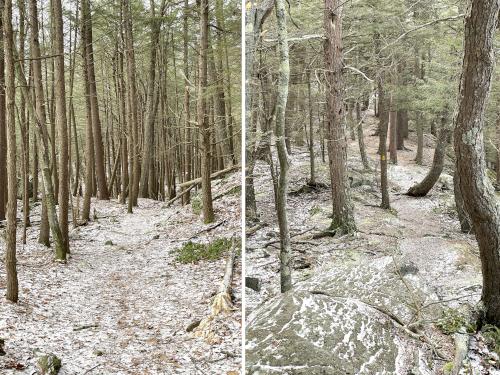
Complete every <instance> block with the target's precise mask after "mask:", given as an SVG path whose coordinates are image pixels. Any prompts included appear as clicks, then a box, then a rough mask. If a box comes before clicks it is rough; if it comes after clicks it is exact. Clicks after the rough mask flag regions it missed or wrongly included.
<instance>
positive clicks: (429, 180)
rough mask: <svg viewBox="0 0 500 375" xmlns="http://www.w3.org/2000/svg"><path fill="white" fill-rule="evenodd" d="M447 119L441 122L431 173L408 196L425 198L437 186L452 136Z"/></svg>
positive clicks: (412, 188) (411, 189) (413, 187)
mask: <svg viewBox="0 0 500 375" xmlns="http://www.w3.org/2000/svg"><path fill="white" fill-rule="evenodd" d="M446 121H447V118H446V117H443V120H442V122H441V130H440V132H439V137H438V139H437V143H436V149H435V150H434V159H433V160H432V166H431V169H430V170H429V173H427V175H426V176H425V177H424V179H423V180H422V181H421V182H420V183H418V184H416V185H414V186H412V187H411V188H410V189H409V190H408V192H407V193H406V194H408V195H409V196H412V197H424V196H426V195H427V193H429V191H430V190H431V189H432V188H433V186H434V185H435V184H436V182H437V180H438V179H439V176H441V173H442V172H443V167H444V158H445V156H446V149H447V147H448V144H449V138H450V134H451V129H450V126H449V125H448V124H446Z"/></svg>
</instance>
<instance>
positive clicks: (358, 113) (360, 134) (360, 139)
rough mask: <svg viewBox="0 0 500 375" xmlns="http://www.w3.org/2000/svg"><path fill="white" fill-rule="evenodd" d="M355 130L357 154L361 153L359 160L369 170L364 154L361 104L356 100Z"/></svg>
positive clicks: (366, 157)
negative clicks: (356, 134)
mask: <svg viewBox="0 0 500 375" xmlns="http://www.w3.org/2000/svg"><path fill="white" fill-rule="evenodd" d="M356 130H357V133H358V146H359V154H360V155H361V162H362V163H363V168H364V169H365V170H367V171H369V170H370V163H369V162H368V156H367V155H366V147H365V135H364V134H363V119H362V118H361V105H360V104H359V102H356Z"/></svg>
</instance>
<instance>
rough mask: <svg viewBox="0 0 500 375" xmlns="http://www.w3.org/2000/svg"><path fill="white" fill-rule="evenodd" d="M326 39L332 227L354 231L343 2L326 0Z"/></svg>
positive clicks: (342, 230) (342, 231) (343, 230)
mask: <svg viewBox="0 0 500 375" xmlns="http://www.w3.org/2000/svg"><path fill="white" fill-rule="evenodd" d="M324 28H325V33H326V36H327V39H326V40H325V42H324V54H325V67H326V72H325V75H326V82H327V89H326V90H327V91H326V114H327V119H328V128H327V129H328V137H329V139H328V159H329V164H330V179H331V184H332V203H333V217H332V224H331V228H330V229H331V230H338V231H340V232H341V233H351V232H354V231H355V230H356V224H355V222H354V213H353V206H352V204H351V199H350V192H349V182H348V176H347V138H346V128H345V122H344V121H343V117H344V105H343V101H342V100H343V91H344V86H343V82H342V68H343V55H342V1H341V0H325V10H324Z"/></svg>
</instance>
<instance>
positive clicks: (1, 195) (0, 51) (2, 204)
mask: <svg viewBox="0 0 500 375" xmlns="http://www.w3.org/2000/svg"><path fill="white" fill-rule="evenodd" d="M0 5H1V3H0ZM0 22H2V25H0V30H2V32H0V181H5V183H2V184H0V220H5V208H6V204H7V190H8V189H7V184H8V180H7V123H6V120H5V64H4V56H5V55H4V35H3V19H2V17H0Z"/></svg>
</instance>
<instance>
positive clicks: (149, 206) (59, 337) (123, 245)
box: [0, 173, 242, 375]
mask: <svg viewBox="0 0 500 375" xmlns="http://www.w3.org/2000/svg"><path fill="white" fill-rule="evenodd" d="M240 177H241V175H240V174H239V173H238V174H234V175H231V176H229V177H228V178H226V179H223V180H218V181H217V182H215V183H214V192H215V193H222V192H223V191H226V190H228V188H229V187H231V186H233V185H239V184H240V182H239V179H240ZM239 202H240V198H239V196H238V195H225V196H224V197H222V198H220V199H219V200H217V201H215V202H214V206H215V209H216V220H218V221H224V223H223V225H221V226H219V227H217V228H215V229H213V230H211V231H208V232H203V233H201V234H199V235H196V234H197V233H198V232H200V231H202V230H203V229H206V228H208V227H209V225H204V224H203V222H202V220H201V217H200V216H198V215H196V214H194V213H193V212H192V209H191V207H190V206H189V205H188V206H185V207H181V206H180V205H179V204H178V203H177V204H175V205H173V206H172V207H166V206H165V204H164V203H163V202H157V201H153V200H148V199H139V202H138V203H139V206H138V207H137V208H134V213H133V214H127V210H126V206H124V205H120V204H119V203H118V202H116V201H114V200H111V201H97V200H93V201H92V212H95V214H96V216H97V220H93V221H91V222H90V223H89V224H88V225H86V226H80V227H77V228H75V229H71V231H70V243H71V256H70V258H69V260H68V262H67V264H58V263H55V262H53V254H52V250H51V249H47V248H45V247H43V246H42V245H40V244H38V242H37V236H38V225H39V221H40V219H39V211H40V207H39V205H37V206H36V207H35V208H34V210H33V213H32V216H31V219H32V221H33V222H34V223H35V225H34V226H33V227H32V228H29V229H28V243H27V245H24V246H23V245H21V244H19V245H18V270H19V283H20V300H19V303H17V304H11V303H8V302H7V301H6V300H5V299H4V298H3V295H4V293H5V282H4V280H5V270H4V267H3V266H2V267H1V268H0V294H1V295H2V300H1V301H0V338H3V339H5V348H4V349H5V351H6V352H7V355H5V356H2V357H0V373H2V374H10V373H16V374H19V373H25V374H33V373H34V369H35V365H36V360H37V356H38V351H43V352H52V353H54V354H56V355H57V356H58V357H59V358H60V359H61V360H62V369H61V372H60V374H62V375H66V374H83V373H85V372H86V371H89V373H90V372H92V373H97V374H206V373H213V374H215V373H217V374H222V373H226V372H227V371H239V368H240V366H241V327H242V324H241V287H240V282H241V272H240V267H241V262H240V261H239V260H238V261H237V264H236V265H235V274H234V279H233V285H232V286H233V291H234V296H235V307H236V310H235V311H234V312H232V313H230V314H228V315H227V316H223V317H220V318H217V319H216V320H215V321H214V327H213V328H214V330H215V332H216V336H217V340H216V342H213V343H211V344H210V343H208V342H206V341H204V340H203V339H201V338H198V337H195V336H194V335H193V333H192V332H187V331H186V327H187V326H188V325H190V324H191V323H192V322H194V321H196V320H200V319H202V318H204V317H206V316H207V315H208V314H209V306H210V303H211V298H212V296H213V295H214V294H215V293H216V292H217V289H218V286H219V283H220V282H221V280H222V277H223V274H224V269H225V260H224V259H220V260H218V261H214V262H206V261H201V262H199V263H198V264H182V263H179V262H178V261H177V260H176V259H175V258H176V254H175V252H174V250H175V249H177V248H179V247H180V246H181V245H182V244H183V243H185V242H186V241H187V240H188V239H190V238H191V237H193V236H194V237H193V238H192V241H195V242H210V241H213V240H214V239H216V238H222V237H232V236H233V235H235V236H239V232H240V230H239V228H240V205H239ZM94 210H95V211H94ZM19 232H20V231H19ZM19 238H20V237H19ZM107 241H111V243H112V244H110V242H107ZM106 242H107V243H108V245H106ZM4 248H5V243H4V241H3V240H2V241H1V242H0V257H3V252H4ZM12 364H20V365H22V366H24V370H23V371H15V370H8V369H7V368H8V367H9V366H12Z"/></svg>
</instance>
